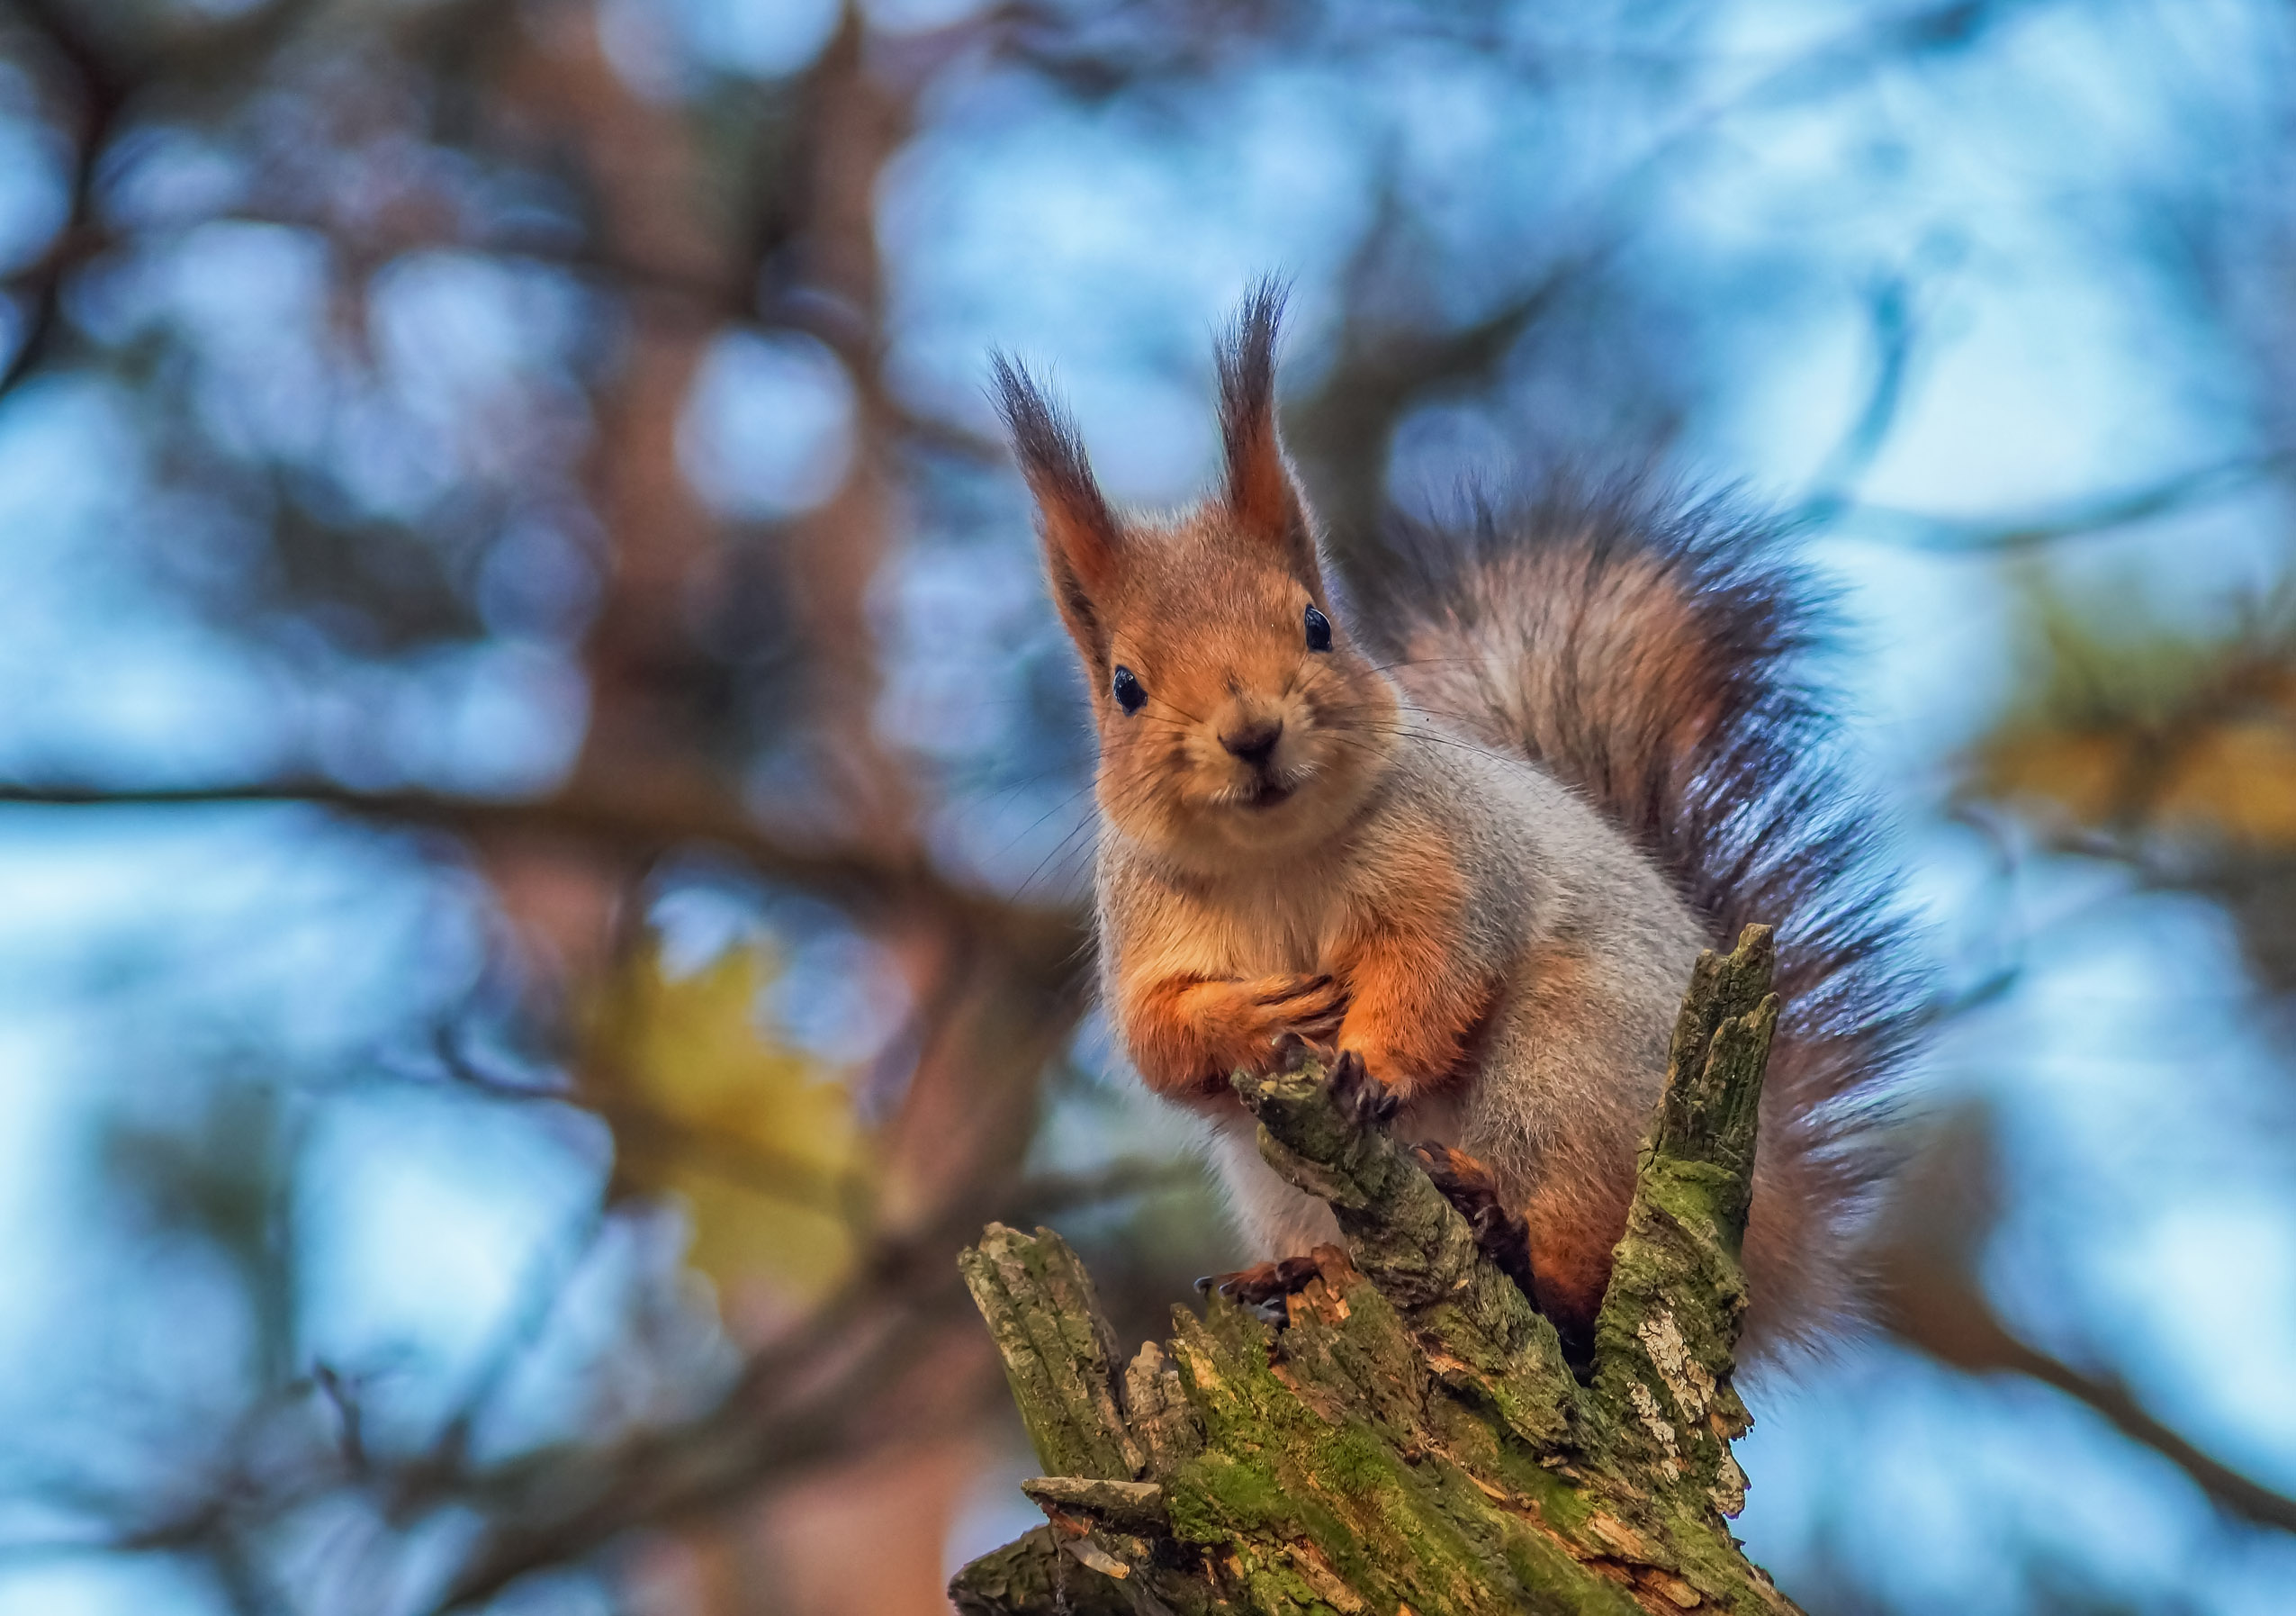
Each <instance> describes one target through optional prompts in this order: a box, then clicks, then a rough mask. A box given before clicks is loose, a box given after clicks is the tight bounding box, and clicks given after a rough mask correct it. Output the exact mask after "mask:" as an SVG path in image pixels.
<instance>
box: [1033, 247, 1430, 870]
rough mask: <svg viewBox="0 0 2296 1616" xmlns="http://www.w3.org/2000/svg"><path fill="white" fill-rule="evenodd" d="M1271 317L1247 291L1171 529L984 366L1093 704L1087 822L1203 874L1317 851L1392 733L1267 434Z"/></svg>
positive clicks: (1371, 671)
mask: <svg viewBox="0 0 2296 1616" xmlns="http://www.w3.org/2000/svg"><path fill="white" fill-rule="evenodd" d="M1281 302H1282V298H1281V294H1280V293H1279V292H1278V291H1277V289H1276V288H1275V287H1274V286H1273V285H1271V284H1263V285H1262V286H1260V287H1259V288H1257V289H1256V291H1255V292H1254V293H1252V295H1251V296H1250V298H1249V299H1248V300H1247V302H1246V303H1245V305H1244V308H1243V311H1242V312H1241V314H1240V315H1239V316H1238V319H1237V321H1236V324H1235V326H1234V328H1233V330H1231V331H1230V333H1229V336H1228V338H1227V339H1226V340H1225V341H1224V342H1223V343H1222V344H1221V347H1220V439H1221V443H1222V446H1223V448H1224V450H1225V456H1226V476H1225V479H1224V481H1223V483H1222V485H1221V486H1220V488H1219V489H1218V490H1217V491H1215V492H1213V493H1212V494H1211V495H1210V496H1208V497H1207V498H1205V499H1204V500H1202V501H1201V502H1199V503H1198V504H1197V505H1196V506H1194V507H1193V508H1192V509H1190V510H1186V511H1184V512H1182V513H1181V514H1179V515H1178V516H1176V517H1171V518H1163V519H1157V518H1145V517H1139V516H1132V515H1126V514H1120V513H1118V512H1117V511H1116V510H1113V509H1112V508H1111V506H1110V505H1109V503H1108V501H1107V500H1106V499H1105V498H1104V497H1103V494H1102V493H1101V491H1100V487H1099V484H1098V483H1096V482H1095V481H1094V478H1093V474H1092V466H1091V464H1090V462H1089V461H1088V460H1087V459H1086V457H1085V449H1084V445H1083V443H1082V441H1081V439H1080V438H1078V436H1077V433H1076V425H1075V423H1074V421H1073V420H1071V419H1070V418H1069V416H1068V415H1067V411H1064V410H1063V409H1062V408H1061V407H1060V406H1059V405H1058V403H1056V402H1053V401H1052V400H1051V399H1049V397H1048V396H1047V395H1046V393H1044V392H1043V391H1042V389H1040V387H1039V386H1038V385H1037V384H1036V383H1035V382H1034V381H1033V380H1031V378H1030V377H1029V376H1028V375H1027V374H1026V373H1025V372H1023V371H1022V370H1021V369H1020V368H1019V367H1018V366H1014V365H1013V364H1012V363H1011V362H1010V361H1008V360H1006V359H1004V358H1003V357H999V358H998V359H997V360H996V361H995V366H996V392H997V402H998V403H999V405H1000V407H1001V409H1002V411H1003V413H1004V420H1005V424H1006V425H1007V427H1008V428H1009V429H1011V432H1012V437H1013V447H1014V450H1015V452H1016V453H1017V455H1018V456H1019V459H1020V462H1021V467H1022V471H1023V472H1024V473H1025V474H1026V475H1027V477H1028V482H1029V487H1030V491H1031V492H1032V493H1033V494H1034V495H1035V496H1036V504H1037V516H1038V531H1039V534H1040V537H1041V538H1042V540H1043V548H1044V565H1045V573H1046V576H1047V578H1048V580H1049V582H1050V584H1051V589H1052V595H1053V600H1054V601H1055V602H1056V603H1057V604H1058V607H1059V609H1060V618H1061V621H1062V622H1064V623H1065V624H1067V628H1068V633H1069V636H1070V637H1071V638H1072V639H1074V640H1075V641H1076V652H1077V655H1078V657H1079V658H1080V659H1081V660H1082V662H1083V664H1084V670H1085V678H1086V681H1087V682H1088V683H1089V684H1090V686H1091V690H1092V703H1093V718H1094V725H1095V727H1096V728H1097V729H1098V731H1099V736H1100V771H1099V775H1098V780H1097V790H1098V794H1099V799H1100V805H1101V811H1102V813H1103V815H1104V816H1105V817H1106V819H1107V820H1108V822H1109V823H1110V824H1111V825H1112V826H1115V827H1116V828H1117V829H1118V830H1119V831H1121V832H1122V833H1123V834H1125V835H1129V836H1130V837H1132V838H1133V839H1134V840H1136V841H1138V842H1139V843H1141V844H1145V845H1147V846H1148V847H1149V848H1151V849H1154V850H1156V851H1157V852H1158V853H1162V854H1163V855H1164V856H1166V857H1167V858H1169V859H1171V860H1172V861H1173V862H1176V863H1179V864H1182V865H1184V866H1188V867H1193V868H1196V869H1200V870H1208V871H1218V870H1220V869H1224V868H1233V867H1235V866H1237V865H1238V864H1239V863H1242V862H1247V861H1250V860H1253V859H1255V858H1259V859H1265V857H1267V856H1268V855H1270V854H1274V853H1282V852H1283V851H1286V850H1289V849H1295V848H1308V847H1312V846H1315V845H1318V844H1320V843H1321V842H1323V841H1324V840H1325V839H1326V838H1328V836H1329V835H1332V834H1333V833H1334V832H1336V831H1337V830H1338V829H1339V828H1340V827H1341V826H1344V825H1345V824H1346V821H1347V820H1348V818H1349V817H1351V816H1352V815H1353V814H1354V812H1355V809H1356V808H1357V807H1358V806H1359V805H1360V804H1361V803H1362V801H1363V799H1364V796H1365V794H1366V793H1367V792H1368V791H1369V790H1371V789H1372V787H1373V785H1374V784H1375V783H1376V782H1377V781H1378V779H1379V777H1380V775H1381V773H1382V772H1383V771H1384V769H1385V767H1386V763H1387V759H1388V756H1389V754H1390V753H1391V750H1392V748H1393V745H1394V736H1395V733H1396V727H1397V717H1398V707H1397V700H1396V695H1395V690H1394V687H1393V686H1392V685H1391V683H1390V682H1389V681H1388V679H1387V677H1386V675H1385V674H1384V673H1382V672H1381V671H1380V670H1379V668H1377V667H1376V666H1374V665H1373V663H1372V662H1371V660H1370V659H1369V658H1368V657H1367V656H1366V655H1364V652H1363V651H1362V650H1361V649H1360V648H1359V646H1358V645H1357V643H1356V641H1355V638H1354V637H1353V636H1352V635H1351V634H1350V632H1349V625H1348V623H1347V621H1346V616H1345V614H1344V613H1342V612H1340V611H1339V610H1338V609H1336V608H1335V607H1334V605H1333V603H1332V600H1331V597H1330V595H1329V593H1328V591H1327V590H1326V588H1325V584H1324V580H1323V566H1322V563H1321V560H1320V558H1319V555H1318V554H1317V548H1316V535H1315V528H1314V522H1313V519H1312V518H1311V517H1310V514H1309V511H1308V508H1307V504H1306V501H1304V500H1302V499H1301V494H1300V490H1299V485H1298V483H1297V482H1296V481H1295V480H1294V478H1293V476H1292V470H1291V467H1290V465H1288V464H1287V463H1286V462H1285V459H1284V456H1283V446H1282V444H1281V442H1280V441H1279V440H1278V438H1277V437H1276V429H1275V409H1274V405H1275V385H1274V349H1275V330H1276V320H1277V315H1278V313H1279V311H1280V309H1281Z"/></svg>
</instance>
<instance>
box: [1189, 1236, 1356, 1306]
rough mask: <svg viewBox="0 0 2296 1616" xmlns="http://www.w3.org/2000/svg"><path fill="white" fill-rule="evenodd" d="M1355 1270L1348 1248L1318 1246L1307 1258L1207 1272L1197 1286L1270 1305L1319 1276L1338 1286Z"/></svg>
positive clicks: (1236, 1299)
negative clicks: (1225, 1271) (1226, 1270)
mask: <svg viewBox="0 0 2296 1616" xmlns="http://www.w3.org/2000/svg"><path fill="white" fill-rule="evenodd" d="M1352 1272H1353V1265H1352V1264H1350V1263H1349V1262H1348V1260H1347V1254H1346V1252H1345V1251H1343V1250H1340V1249H1339V1248H1338V1247H1337V1246H1318V1247H1317V1248H1316V1249H1315V1250H1313V1251H1311V1252H1310V1253H1309V1254H1308V1255H1307V1256H1305V1257H1283V1258H1277V1259H1274V1261H1270V1262H1256V1263H1254V1264H1253V1265H1252V1266H1251V1267H1250V1268H1238V1269H1237V1270H1236V1271H1235V1272H1234V1273H1232V1274H1206V1275H1205V1276H1204V1277H1202V1278H1201V1279H1199V1280H1197V1281H1196V1288H1197V1289H1198V1290H1200V1291H1204V1292H1207V1293H1209V1292H1212V1291H1217V1292H1219V1293H1220V1295H1221V1296H1225V1297H1227V1298H1228V1299H1229V1300H1230V1301H1232V1302H1239V1303H1241V1304H1243V1305H1245V1306H1246V1307H1266V1306H1268V1305H1270V1304H1271V1303H1276V1302H1282V1301H1284V1300H1285V1299H1286V1298H1288V1297H1292V1296H1298V1295H1299V1294H1300V1293H1301V1291H1303V1290H1305V1289H1307V1288H1308V1286H1309V1285H1310V1282H1312V1281H1314V1280H1317V1279H1321V1280H1323V1281H1324V1282H1325V1283H1327V1284H1328V1285H1330V1286H1333V1287H1334V1288H1335V1289H1337V1287H1339V1286H1343V1285H1345V1284H1346V1280H1347V1277H1348V1276H1349V1275H1350V1274H1351V1273H1352ZM1277 1322H1278V1323H1281V1322H1282V1320H1281V1319H1279V1320H1278V1321H1277Z"/></svg>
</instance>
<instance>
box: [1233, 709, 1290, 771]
mask: <svg viewBox="0 0 2296 1616" xmlns="http://www.w3.org/2000/svg"><path fill="white" fill-rule="evenodd" d="M1282 739H1283V720H1282V719H1281V718H1263V719H1261V720H1260V721H1259V722H1258V723H1256V724H1246V725H1244V726H1242V727H1239V728H1236V729H1229V730H1223V731H1221V732H1220V745H1223V746H1225V747H1227V748H1228V750H1229V752H1231V753H1233V754H1235V755H1236V756H1238V757H1240V758H1242V759H1243V760H1244V761H1245V762H1246V763H1249V764H1251V766H1252V767H1253V768H1255V769H1264V768H1265V767H1266V766H1267V760H1268V759H1269V757H1271V756H1272V755H1274V752H1275V743H1276V742H1278V741H1280V740H1282Z"/></svg>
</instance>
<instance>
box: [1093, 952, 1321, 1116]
mask: <svg viewBox="0 0 2296 1616" xmlns="http://www.w3.org/2000/svg"><path fill="white" fill-rule="evenodd" d="M1122 1001H1123V1002H1122V1005H1121V1016H1122V1020H1123V1031H1124V1042H1125V1043H1126V1044H1127V1045H1128V1046H1129V1048H1130V1052H1131V1056H1132V1064H1133V1065H1134V1066H1136V1067H1137V1068H1139V1073H1140V1076H1141V1077H1142V1078H1144V1079H1147V1081H1148V1087H1149V1088H1152V1089H1154V1090H1155V1091H1156V1092H1157V1093H1158V1094H1160V1095H1164V1096H1166V1097H1169V1098H1172V1099H1207V1098H1217V1097H1220V1096H1223V1095H1225V1094H1226V1092H1227V1088H1228V1074H1229V1072H1232V1071H1235V1070H1238V1069H1239V1068H1240V1069H1243V1070H1250V1071H1257V1072H1265V1071H1269V1070H1274V1067H1275V1066H1276V1065H1277V1064H1278V1063H1279V1062H1280V1061H1282V1060H1283V1054H1284V1049H1285V1045H1286V1043H1287V1042H1288V1040H1289V1039H1292V1038H1300V1039H1302V1040H1304V1041H1306V1042H1307V1043H1315V1044H1328V1043H1330V1041H1331V1036H1332V1034H1334V1033H1336V1032H1337V1031H1338V1030H1339V1025H1340V1018H1341V1016H1342V1015H1343V1014H1344V1013H1345V1012H1346V1007H1347V998H1346V989H1345V988H1344V987H1343V986H1341V984H1340V983H1339V982H1338V981H1337V980H1334V979H1333V978H1331V977H1328V976H1296V975H1278V976H1266V977H1257V978H1249V979H1238V978H1233V977H1200V976H1170V977H1163V978H1160V979H1157V980H1153V981H1149V982H1146V983H1143V984H1142V985H1141V986H1140V987H1139V989H1136V990H1127V991H1126V992H1125V993H1124V994H1123V996H1122Z"/></svg>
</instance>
